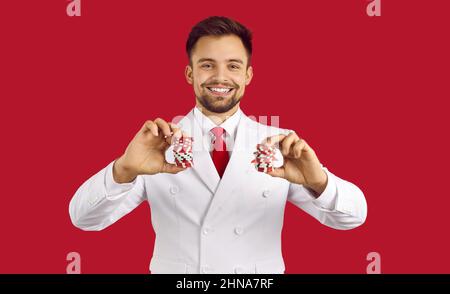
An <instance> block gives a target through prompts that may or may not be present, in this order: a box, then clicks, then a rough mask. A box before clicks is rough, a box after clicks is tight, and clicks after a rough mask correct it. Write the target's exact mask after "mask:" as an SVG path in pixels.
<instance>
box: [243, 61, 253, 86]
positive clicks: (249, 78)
mask: <svg viewBox="0 0 450 294" xmlns="http://www.w3.org/2000/svg"><path fill="white" fill-rule="evenodd" d="M252 78H253V67H252V66H251V65H250V66H249V67H248V68H247V73H246V74H245V85H246V86H248V85H249V84H250V82H251V81H252Z"/></svg>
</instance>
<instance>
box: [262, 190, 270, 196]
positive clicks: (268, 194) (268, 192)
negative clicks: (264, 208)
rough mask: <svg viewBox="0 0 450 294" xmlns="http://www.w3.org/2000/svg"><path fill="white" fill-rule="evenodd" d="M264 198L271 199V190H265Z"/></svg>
mask: <svg viewBox="0 0 450 294" xmlns="http://www.w3.org/2000/svg"><path fill="white" fill-rule="evenodd" d="M263 196H264V198H267V197H269V196H270V190H264V192H263Z"/></svg>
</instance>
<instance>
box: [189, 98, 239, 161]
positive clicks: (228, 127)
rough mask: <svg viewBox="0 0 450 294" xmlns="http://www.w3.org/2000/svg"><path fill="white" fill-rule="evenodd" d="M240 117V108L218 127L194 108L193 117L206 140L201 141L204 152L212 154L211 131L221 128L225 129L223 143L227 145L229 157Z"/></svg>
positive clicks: (212, 137)
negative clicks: (207, 151)
mask: <svg viewBox="0 0 450 294" xmlns="http://www.w3.org/2000/svg"><path fill="white" fill-rule="evenodd" d="M241 116H242V111H241V109H240V108H238V109H237V111H236V112H235V113H234V114H233V115H231V116H230V117H228V118H227V119H226V120H225V121H224V122H222V123H221V124H220V125H216V124H215V123H214V122H213V121H212V120H211V119H210V118H209V117H207V116H206V115H204V114H203V113H202V112H201V110H200V109H198V108H197V107H194V117H195V120H196V122H197V123H198V124H199V126H200V128H201V130H202V133H203V138H207V139H206V140H203V143H204V148H205V149H206V150H209V151H210V152H212V150H213V143H212V142H213V140H214V135H213V134H212V133H211V129H212V128H215V127H221V128H223V129H225V138H224V139H225V143H226V144H227V150H228V153H229V155H230V157H231V152H232V150H233V146H234V141H235V139H236V132H237V127H238V125H239V121H240V119H241Z"/></svg>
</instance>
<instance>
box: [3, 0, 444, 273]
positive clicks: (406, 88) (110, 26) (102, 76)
mask: <svg viewBox="0 0 450 294" xmlns="http://www.w3.org/2000/svg"><path fill="white" fill-rule="evenodd" d="M448 2H449V1H446V0H441V1H439V0H436V1H407V0H402V1H400V0H396V1H389V0H383V1H382V16H381V17H372V18H371V17H368V16H367V14H366V5H367V4H368V1H367V0H351V1H347V0H341V1H336V0H322V1H318V0H307V1H298V0H296V1H276V2H263V1H242V0H240V1H234V0H233V1H226V2H214V1H180V2H179V3H178V2H174V1H144V0H140V1H125V0H122V1H118V0H116V1H111V0H108V1H106V0H96V1H92V0H82V16H81V17H72V18H71V17H68V16H67V15H66V5H67V3H68V1H65V0H45V1H44V0H41V1H25V0H20V1H19V0H17V1H16V0H14V1H13V0H2V1H1V2H0V34H1V35H0V37H1V38H0V74H1V76H0V83H1V84H0V97H1V110H0V112H1V113H0V122H1V123H0V126H1V136H2V144H1V147H0V148H1V155H2V157H1V206H0V207H1V213H0V224H1V236H2V238H1V251H0V272H1V273H7V272H11V273H64V272H65V270H66V265H67V263H68V262H67V261H66V255H67V253H69V252H71V251H76V252H79V253H80V254H81V271H82V272H83V273H147V272H148V265H149V262H150V258H151V254H152V250H153V240H154V232H153V230H152V227H151V224H150V215H149V209H148V204H143V205H141V206H140V207H138V208H137V209H136V210H135V211H134V212H133V213H131V214H129V215H127V216H126V217H125V218H123V219H121V220H120V221H118V222H117V223H116V224H114V225H113V226H111V227H109V228H108V229H106V230H104V231H102V232H83V231H80V230H78V229H76V228H75V227H73V226H72V224H71V222H70V219H69V213H68V204H69V201H70V199H71V197H72V196H73V194H74V193H75V191H76V189H77V188H78V187H79V186H80V185H81V184H82V183H83V182H84V181H85V180H86V179H87V178H89V177H90V176H92V175H93V174H94V173H96V172H97V171H99V170H100V169H102V168H104V167H105V166H106V165H107V164H108V163H109V162H110V161H112V160H113V159H114V158H116V157H117V156H119V155H120V154H121V153H122V152H123V151H124V149H125V147H126V146H127V144H128V142H129V141H130V140H131V138H132V137H133V136H134V134H135V133H136V132H137V131H138V129H139V128H140V127H141V125H142V123H143V122H144V121H145V120H147V119H154V118H156V117H163V118H166V119H171V118H172V117H174V116H176V115H184V114H186V113H187V112H188V111H189V110H190V109H191V108H192V107H193V105H194V96H193V90H192V88H191V87H190V86H189V85H188V84H187V83H186V82H185V79H184V75H183V72H184V67H185V65H186V62H187V58H186V55H185V52H184V45H185V41H186V38H187V35H188V33H189V30H190V28H191V27H192V26H193V25H194V24H195V23H196V22H198V21H199V20H201V19H203V18H205V17H207V16H211V15H226V16H229V17H232V18H235V19H237V20H238V21H241V22H242V23H244V24H245V25H246V26H248V27H249V28H251V30H252V31H253V32H254V69H255V76H254V79H253V81H252V84H251V85H250V86H249V87H248V89H247V92H246V95H245V97H244V99H243V101H242V103H241V108H242V109H243V111H244V112H245V113H246V114H247V115H256V116H259V115H267V116H271V115H279V116H280V125H281V127H283V128H291V129H295V130H296V131H297V132H298V133H299V134H300V135H301V136H302V137H304V138H305V139H306V140H307V141H308V142H309V144H310V145H311V146H312V147H313V148H314V149H315V150H316V152H317V154H318V156H319V158H320V160H321V161H322V162H323V164H324V165H325V166H326V167H328V168H329V169H330V171H332V172H334V173H335V174H336V175H338V176H340V177H342V178H344V179H347V180H349V181H352V182H354V183H355V184H357V185H358V186H359V187H360V188H361V189H362V190H363V191H364V193H365V196H366V198H367V201H368V207H369V214H368V219H367V222H366V223H365V224H364V225H363V226H362V227H360V228H357V229H355V230H351V231H337V230H333V229H329V228H327V227H325V226H323V225H321V224H320V223H318V222H317V221H316V220H314V219H313V218H311V217H309V216H307V215H306V214H305V213H303V212H302V211H301V210H299V209H297V208H296V207H294V206H293V205H291V204H289V205H288V208H287V211H286V218H285V226H284V230H283V245H284V246H283V253H284V257H285V261H286V270H287V273H365V272H366V266H367V264H368V263H369V262H368V261H367V260H366V255H367V254H368V253H369V252H372V251H376V252H379V253H380V254H381V270H382V272H383V273H444V272H446V273H448V272H449V269H450V268H449V264H450V255H449V252H448V248H449V247H450V241H449V238H448V225H449V220H448V215H449V213H448V210H449V206H450V200H449V192H448V190H446V189H447V185H448V174H447V172H446V167H447V165H448V162H449V156H448V153H447V150H448V148H449V140H448V139H447V135H445V134H446V133H448V131H446V130H447V129H448V99H449V98H450V95H449V94H450V93H449V92H450V91H449V89H448V86H449V68H450V67H449V65H450V64H449V52H450V48H449V47H450V46H449V41H448V40H449V27H450V21H449V20H450V17H449V14H450V6H449V3H448Z"/></svg>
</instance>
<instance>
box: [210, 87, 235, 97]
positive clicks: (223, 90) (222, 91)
mask: <svg viewBox="0 0 450 294" xmlns="http://www.w3.org/2000/svg"><path fill="white" fill-rule="evenodd" d="M206 89H208V91H209V92H210V93H211V94H213V95H215V96H227V95H229V94H230V93H231V92H233V90H234V88H229V87H206Z"/></svg>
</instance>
